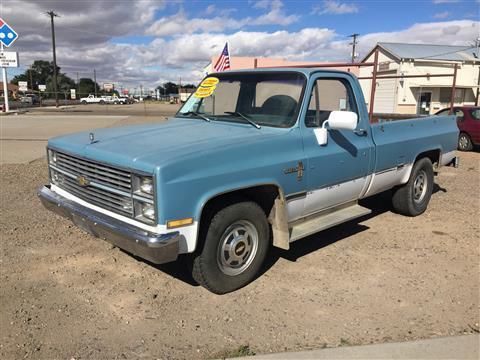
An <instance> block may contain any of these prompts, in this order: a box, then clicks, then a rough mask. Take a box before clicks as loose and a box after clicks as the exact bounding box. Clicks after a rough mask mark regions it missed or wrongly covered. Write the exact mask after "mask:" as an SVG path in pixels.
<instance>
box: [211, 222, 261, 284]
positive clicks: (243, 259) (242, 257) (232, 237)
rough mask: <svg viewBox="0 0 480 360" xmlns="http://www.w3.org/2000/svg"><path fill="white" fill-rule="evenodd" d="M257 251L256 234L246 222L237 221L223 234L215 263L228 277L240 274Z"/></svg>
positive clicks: (252, 226) (249, 223) (253, 227)
mask: <svg viewBox="0 0 480 360" xmlns="http://www.w3.org/2000/svg"><path fill="white" fill-rule="evenodd" d="M257 249H258V232H257V229H256V228H255V226H254V225H253V224H252V223H251V222H250V221H247V220H239V221H237V222H235V223H233V224H232V225H230V226H229V227H228V228H227V229H226V230H225V231H224V233H223V235H222V237H221V240H220V243H219V245H218V252H217V263H218V267H219V268H220V270H221V271H222V272H223V273H224V274H226V275H230V276H235V275H238V274H241V273H242V272H243V271H245V269H247V268H248V267H249V266H250V264H251V263H252V261H253V259H254V258H255V255H256V253H257Z"/></svg>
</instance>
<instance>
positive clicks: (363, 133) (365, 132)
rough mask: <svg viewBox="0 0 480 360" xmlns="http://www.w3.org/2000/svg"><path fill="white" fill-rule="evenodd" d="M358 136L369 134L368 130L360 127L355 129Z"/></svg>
mask: <svg viewBox="0 0 480 360" xmlns="http://www.w3.org/2000/svg"><path fill="white" fill-rule="evenodd" d="M353 132H354V133H355V134H356V135H358V136H367V134H368V133H367V130H365V129H358V130H354V131H353Z"/></svg>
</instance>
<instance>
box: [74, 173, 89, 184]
mask: <svg viewBox="0 0 480 360" xmlns="http://www.w3.org/2000/svg"><path fill="white" fill-rule="evenodd" d="M77 183H78V185H80V186H82V187H85V186H88V185H90V180H88V179H87V177H85V176H83V175H79V176H78V177H77Z"/></svg>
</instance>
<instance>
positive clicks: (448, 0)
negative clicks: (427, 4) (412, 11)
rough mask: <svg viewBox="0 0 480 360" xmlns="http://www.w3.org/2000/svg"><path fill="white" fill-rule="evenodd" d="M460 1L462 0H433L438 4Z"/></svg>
mask: <svg viewBox="0 0 480 360" xmlns="http://www.w3.org/2000/svg"><path fill="white" fill-rule="evenodd" d="M477 1H478V0H477ZM459 2H460V0H433V3H434V4H435V5H438V4H455V3H459Z"/></svg>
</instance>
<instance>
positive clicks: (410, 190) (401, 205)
mask: <svg viewBox="0 0 480 360" xmlns="http://www.w3.org/2000/svg"><path fill="white" fill-rule="evenodd" d="M432 190H433V166H432V162H431V161H430V159H429V158H422V159H420V160H418V161H417V162H416V163H415V165H413V169H412V173H411V174H410V179H409V180H408V182H407V183H406V184H405V185H402V186H400V187H398V188H397V189H395V190H394V193H393V197H392V204H393V208H394V210H395V211H396V212H398V213H399V214H402V215H406V216H417V215H420V214H422V213H423V212H424V211H425V210H426V209H427V206H428V203H429V202H430V197H431V196H432Z"/></svg>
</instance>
